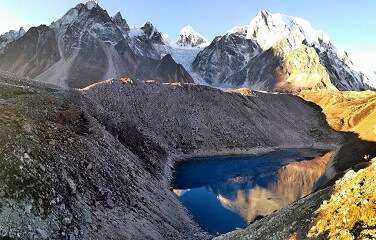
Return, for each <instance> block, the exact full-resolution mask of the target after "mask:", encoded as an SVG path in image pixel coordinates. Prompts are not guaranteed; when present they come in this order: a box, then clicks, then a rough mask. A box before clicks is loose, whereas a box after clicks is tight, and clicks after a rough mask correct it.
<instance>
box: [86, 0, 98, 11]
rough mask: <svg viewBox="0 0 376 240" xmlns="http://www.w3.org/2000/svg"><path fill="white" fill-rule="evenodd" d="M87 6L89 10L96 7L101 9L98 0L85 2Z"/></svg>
mask: <svg viewBox="0 0 376 240" xmlns="http://www.w3.org/2000/svg"><path fill="white" fill-rule="evenodd" d="M85 6H86V7H87V9H89V10H91V9H93V8H96V7H100V6H99V3H98V1H97V0H88V1H86V2H85Z"/></svg>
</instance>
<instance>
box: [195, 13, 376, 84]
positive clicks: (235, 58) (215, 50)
mask: <svg viewBox="0 0 376 240" xmlns="http://www.w3.org/2000/svg"><path fill="white" fill-rule="evenodd" d="M291 35H295V36H297V35H299V36H300V37H299V39H300V40H299V41H298V42H296V40H294V41H291V38H292V36H291ZM283 41H284V42H286V41H287V42H289V43H290V45H286V44H285V47H284V48H280V44H281V42H283ZM297 43H298V45H300V47H298V46H297ZM303 45H304V46H303ZM250 46H251V47H250ZM297 48H300V50H297ZM276 49H279V51H278V53H275V50H276ZM315 52H316V53H315ZM280 55H283V56H285V57H287V56H289V55H290V56H294V55H295V56H296V57H298V59H299V60H298V61H299V62H294V64H292V62H291V61H292V60H290V61H289V60H288V59H283V58H282V59H280V58H281V56H280ZM229 59H230V61H229ZM311 61H312V63H311ZM286 64H287V65H289V66H286ZM265 65H266V67H265V68H263V66H265ZM291 65H294V66H293V68H295V69H296V70H299V69H303V70H304V71H303V72H304V73H302V74H300V76H291V75H290V70H289V68H291V67H292V66H291ZM319 65H320V66H319ZM192 66H193V71H194V72H196V73H197V74H198V75H199V76H201V78H202V79H203V80H204V81H206V82H207V83H209V84H213V85H215V86H225V87H226V86H227V87H228V86H230V87H231V86H235V87H239V86H247V87H251V88H254V89H259V90H268V91H270V90H276V91H284V90H286V89H285V88H282V89H281V88H279V85H278V84H275V82H280V81H281V79H282V80H283V81H284V82H285V83H286V84H283V85H286V86H287V85H288V86H290V87H291V88H292V89H290V90H292V91H293V90H296V89H302V88H303V89H312V88H329V89H331V88H332V86H335V87H336V88H337V89H339V90H364V89H370V88H371V87H372V86H371V85H370V84H369V82H370V79H369V78H368V77H367V76H366V75H365V74H363V73H362V72H359V71H357V70H356V68H355V67H354V66H353V63H352V62H351V60H350V59H349V58H348V56H347V54H346V53H343V52H340V51H339V50H337V49H336V48H335V47H334V46H333V44H332V43H331V42H330V41H329V38H328V37H327V36H326V34H324V33H323V32H321V31H318V30H315V29H314V28H313V27H312V26H311V24H310V23H309V22H307V21H305V20H303V19H300V18H296V17H290V16H286V15H282V14H271V13H269V12H267V11H262V12H260V13H259V14H258V15H257V16H256V18H254V19H253V20H252V21H251V23H250V24H249V25H246V26H240V27H235V28H233V29H231V30H230V31H229V32H228V33H226V34H225V35H224V36H220V37H217V38H215V39H214V41H213V42H212V43H211V44H210V45H209V46H208V47H207V48H205V49H204V50H203V51H202V52H200V53H199V54H198V55H197V57H196V59H195V60H194V62H193V65H192ZM282 69H285V70H282ZM281 70H282V71H281ZM260 74H261V75H263V76H262V77H265V75H267V76H266V79H264V80H261V79H262V78H261V76H260ZM328 76H329V80H330V83H329V82H328V81H327V80H328ZM374 84H375V85H374V86H373V87H376V83H374Z"/></svg>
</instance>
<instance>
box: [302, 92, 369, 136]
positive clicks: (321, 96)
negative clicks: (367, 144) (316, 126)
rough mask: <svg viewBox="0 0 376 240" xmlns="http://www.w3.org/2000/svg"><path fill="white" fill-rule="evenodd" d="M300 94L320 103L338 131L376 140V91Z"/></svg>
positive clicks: (331, 123)
mask: <svg viewBox="0 0 376 240" xmlns="http://www.w3.org/2000/svg"><path fill="white" fill-rule="evenodd" d="M299 96H300V97H302V98H303V99H305V100H307V101H311V102H314V103H315V104H317V105H319V106H320V107H321V108H322V109H323V112H324V114H325V115H326V118H327V122H328V123H329V125H330V126H331V127H332V128H333V129H335V130H338V131H350V132H355V133H358V134H359V137H360V138H361V139H363V140H368V141H376V92H373V91H364V92H338V91H330V90H320V91H308V90H306V91H301V92H300V93H299Z"/></svg>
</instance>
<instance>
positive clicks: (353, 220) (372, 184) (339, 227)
mask: <svg viewBox="0 0 376 240" xmlns="http://www.w3.org/2000/svg"><path fill="white" fill-rule="evenodd" d="M322 234H327V236H328V238H329V239H344V240H347V239H376V159H374V162H373V164H372V165H371V166H370V167H368V168H366V169H362V170H360V171H358V172H357V173H355V172H354V171H352V170H351V171H349V172H348V173H346V175H345V176H344V177H343V178H342V179H341V180H339V181H337V183H336V185H335V188H334V192H333V194H332V196H331V198H330V200H328V201H324V202H323V203H322V205H321V206H320V208H319V210H318V214H317V216H316V219H315V220H314V225H313V226H312V227H311V229H310V230H309V232H308V237H318V236H319V235H322Z"/></svg>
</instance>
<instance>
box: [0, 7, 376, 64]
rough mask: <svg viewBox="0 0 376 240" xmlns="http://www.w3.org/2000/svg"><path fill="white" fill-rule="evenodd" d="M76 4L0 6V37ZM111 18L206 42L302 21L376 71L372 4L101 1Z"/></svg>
mask: <svg viewBox="0 0 376 240" xmlns="http://www.w3.org/2000/svg"><path fill="white" fill-rule="evenodd" d="M80 2H82V1H80V0H32V1H31V0H0V33H3V32H6V31H8V30H10V29H18V28H20V27H21V26H24V27H25V28H26V29H27V28H29V27H31V26H37V25H40V24H47V25H49V24H50V23H51V22H52V21H54V20H56V19H58V18H60V17H61V16H63V15H64V13H65V12H66V11H67V10H69V9H70V8H71V7H74V6H75V5H76V4H78V3H80ZM99 2H100V5H101V6H102V7H103V8H104V9H106V10H107V11H108V12H109V13H110V15H114V14H115V13H116V12H117V11H120V12H121V13H122V15H123V17H124V18H125V19H126V20H127V21H128V23H129V25H130V26H141V25H142V24H143V23H145V22H146V21H147V20H150V21H151V22H152V23H153V24H154V25H155V26H157V28H158V29H159V30H160V31H161V32H163V33H167V34H168V36H169V37H170V38H172V39H176V37H177V35H178V33H179V31H180V29H181V28H182V27H183V26H185V25H187V24H190V25H191V26H192V27H193V28H194V29H195V30H196V31H198V32H200V33H201V34H202V35H204V36H205V37H206V38H207V39H209V40H211V39H213V38H214V37H215V36H218V35H222V34H223V33H224V32H226V31H227V30H229V29H231V28H232V27H234V26H237V25H246V24H248V23H249V22H250V21H251V19H252V18H253V17H255V16H256V15H257V13H258V12H259V11H261V10H268V11H270V12H272V13H276V12H278V13H284V14H287V15H291V16H297V17H301V18H304V19H306V20H308V21H310V22H311V23H312V25H313V26H314V27H315V28H317V29H321V30H323V31H324V32H326V33H327V34H328V35H329V36H330V38H331V41H332V42H333V43H334V45H336V46H337V47H338V48H340V49H343V50H346V51H348V52H349V53H350V56H352V57H353V58H355V60H356V61H357V62H362V63H360V64H361V65H368V66H367V67H368V68H371V69H373V70H375V69H376V64H375V63H374V62H376V61H373V59H374V58H375V57H376V1H375V0H359V1H355V0H314V1H308V0H306V1H302V0H300V1H298V0H295V1H292V0H231V1H229V0H189V1H188V0H101V1H99Z"/></svg>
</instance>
